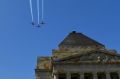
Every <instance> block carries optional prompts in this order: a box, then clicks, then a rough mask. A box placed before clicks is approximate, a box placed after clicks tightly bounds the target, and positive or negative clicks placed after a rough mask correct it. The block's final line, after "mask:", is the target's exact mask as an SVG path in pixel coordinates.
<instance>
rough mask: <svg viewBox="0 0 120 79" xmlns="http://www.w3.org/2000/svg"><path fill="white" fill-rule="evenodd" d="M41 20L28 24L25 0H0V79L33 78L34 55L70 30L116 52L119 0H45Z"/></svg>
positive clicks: (48, 50)
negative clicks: (35, 25)
mask: <svg viewBox="0 0 120 79" xmlns="http://www.w3.org/2000/svg"><path fill="white" fill-rule="evenodd" d="M33 1H34V6H35V1H36V0H33ZM35 14H36V12H35ZM35 16H36V15H35ZM45 21H46V25H45V26H43V27H42V28H33V27H32V26H31V24H30V23H31V17H30V10H29V0H0V79H8V78H9V79H35V74H34V69H35V65H36V58H37V56H47V55H51V50H52V49H54V48H57V45H58V44H59V43H60V41H62V40H63V39H64V37H65V36H66V35H67V34H68V33H69V32H71V31H73V30H76V31H78V32H82V33H84V34H86V35H88V36H89V37H92V38H93V39H95V40H97V41H99V42H101V43H103V44H105V45H106V47H107V48H111V49H116V50H118V51H120V44H119V43H120V0H45Z"/></svg>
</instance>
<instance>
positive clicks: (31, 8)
mask: <svg viewBox="0 0 120 79" xmlns="http://www.w3.org/2000/svg"><path fill="white" fill-rule="evenodd" d="M41 1H42V9H41V10H42V11H41V15H42V16H41V20H42V21H41V22H39V21H40V19H39V18H40V16H39V13H40V12H39V0H37V14H38V16H37V18H38V22H37V23H36V22H34V12H33V9H34V8H33V1H32V0H30V11H31V19H32V22H31V25H32V26H33V27H41V26H43V25H45V24H46V23H45V22H44V21H43V18H44V16H43V15H44V0H41Z"/></svg>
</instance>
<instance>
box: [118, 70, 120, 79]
mask: <svg viewBox="0 0 120 79" xmlns="http://www.w3.org/2000/svg"><path fill="white" fill-rule="evenodd" d="M118 77H119V79H120V71H119V72H118Z"/></svg>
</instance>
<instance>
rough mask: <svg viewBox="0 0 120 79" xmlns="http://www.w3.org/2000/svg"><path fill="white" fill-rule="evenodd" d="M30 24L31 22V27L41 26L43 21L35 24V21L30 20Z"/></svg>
mask: <svg viewBox="0 0 120 79" xmlns="http://www.w3.org/2000/svg"><path fill="white" fill-rule="evenodd" d="M31 24H32V26H33V27H41V26H43V25H44V24H45V22H44V21H42V22H41V23H40V24H35V22H31Z"/></svg>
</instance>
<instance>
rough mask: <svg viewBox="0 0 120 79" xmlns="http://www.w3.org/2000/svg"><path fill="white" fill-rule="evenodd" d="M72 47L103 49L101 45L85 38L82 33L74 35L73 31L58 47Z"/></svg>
mask: <svg viewBox="0 0 120 79" xmlns="http://www.w3.org/2000/svg"><path fill="white" fill-rule="evenodd" d="M65 46H67V47H70V46H71V47H74V46H83V47H85V46H97V47H104V45H103V44H101V43H99V42H97V41H95V40H93V39H91V38H89V37H87V36H86V35H84V34H82V33H76V32H75V31H73V32H72V33H70V34H69V35H68V36H67V37H66V38H65V39H64V40H63V41H62V42H61V43H60V44H59V47H65Z"/></svg>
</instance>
